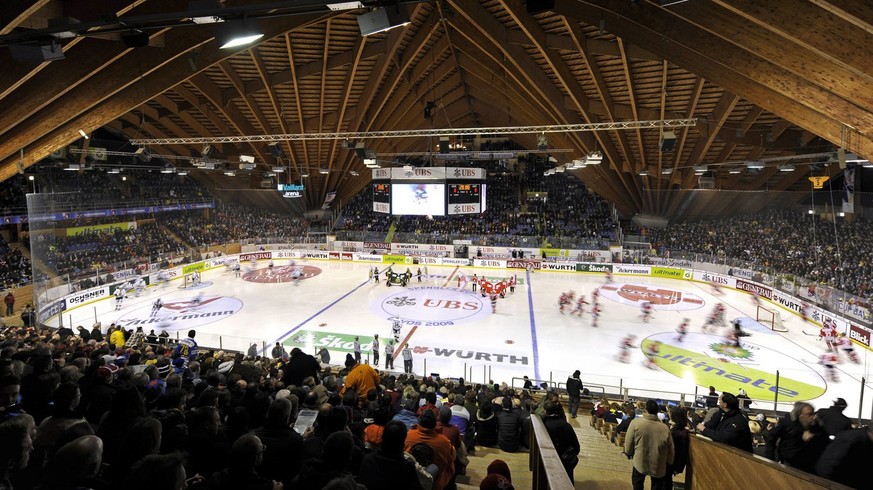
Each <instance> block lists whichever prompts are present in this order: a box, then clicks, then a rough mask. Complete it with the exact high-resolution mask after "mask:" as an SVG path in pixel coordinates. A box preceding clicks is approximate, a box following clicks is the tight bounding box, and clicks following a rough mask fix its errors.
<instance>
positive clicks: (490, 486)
mask: <svg viewBox="0 0 873 490" xmlns="http://www.w3.org/2000/svg"><path fill="white" fill-rule="evenodd" d="M485 471H486V473H487V474H486V475H485V478H483V479H482V481H481V482H480V483H479V489H480V490H513V489H514V488H515V487H513V486H512V473H511V472H510V471H509V465H507V464H506V462H505V461H503V460H502V459H495V460H494V461H492V462H491V463H490V464H489V465H488V468H487V469H486V470H485Z"/></svg>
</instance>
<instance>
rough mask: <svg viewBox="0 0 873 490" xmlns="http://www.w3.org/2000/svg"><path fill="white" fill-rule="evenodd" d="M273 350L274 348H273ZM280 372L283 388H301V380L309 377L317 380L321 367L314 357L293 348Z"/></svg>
mask: <svg viewBox="0 0 873 490" xmlns="http://www.w3.org/2000/svg"><path fill="white" fill-rule="evenodd" d="M280 349H281V347H280ZM273 350H276V348H275V347H273ZM282 371H283V372H284V374H285V375H284V377H283V378H282V381H283V382H284V383H285V386H301V385H302V384H303V380H304V379H306V378H308V377H310V376H311V377H312V378H313V379H318V372H319V371H321V365H320V364H318V361H317V360H316V359H315V358H314V357H312V356H310V355H309V354H307V353H305V352H303V351H302V350H300V349H299V348H298V347H295V348H293V349H291V358H290V359H288V363H287V364H285V366H284V367H283V368H282Z"/></svg>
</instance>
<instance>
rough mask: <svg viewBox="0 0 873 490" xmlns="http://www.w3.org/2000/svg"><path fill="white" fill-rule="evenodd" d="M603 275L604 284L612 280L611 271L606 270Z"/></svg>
mask: <svg viewBox="0 0 873 490" xmlns="http://www.w3.org/2000/svg"><path fill="white" fill-rule="evenodd" d="M605 277H606V284H610V283H611V282H612V271H609V270H607V271H606V274H605Z"/></svg>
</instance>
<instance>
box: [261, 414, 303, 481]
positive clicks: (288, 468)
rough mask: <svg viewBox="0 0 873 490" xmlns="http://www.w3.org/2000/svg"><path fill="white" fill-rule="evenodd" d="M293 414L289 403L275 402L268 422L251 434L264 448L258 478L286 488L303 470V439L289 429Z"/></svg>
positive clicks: (268, 415) (268, 416)
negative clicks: (301, 466) (274, 482)
mask: <svg viewBox="0 0 873 490" xmlns="http://www.w3.org/2000/svg"><path fill="white" fill-rule="evenodd" d="M293 411H294V409H293V406H292V403H291V401H290V400H288V399H286V398H276V400H274V401H273V402H272V403H271V404H270V408H269V411H268V412H267V422H266V423H265V424H264V425H263V426H262V427H259V428H257V429H255V430H254V431H252V434H254V435H255V436H257V437H258V439H259V440H260V441H261V443H262V444H263V445H264V447H265V449H264V454H263V460H262V462H261V465H260V469H259V474H260V475H261V476H263V477H264V478H265V479H267V480H275V481H279V482H282V483H283V484H285V485H286V486H289V485H290V484H291V480H293V479H294V477H295V476H296V475H297V472H298V471H299V469H300V455H301V453H302V451H303V438H302V437H301V436H300V434H298V433H297V431H295V430H294V429H293V428H291V426H290V422H291V413H292V412H293Z"/></svg>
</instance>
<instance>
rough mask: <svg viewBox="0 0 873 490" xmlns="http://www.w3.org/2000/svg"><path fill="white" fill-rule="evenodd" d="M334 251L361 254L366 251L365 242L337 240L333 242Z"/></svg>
mask: <svg viewBox="0 0 873 490" xmlns="http://www.w3.org/2000/svg"><path fill="white" fill-rule="evenodd" d="M333 249H334V250H340V251H343V252H361V251H363V250H364V242H350V241H345V240H337V241H335V242H333Z"/></svg>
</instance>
